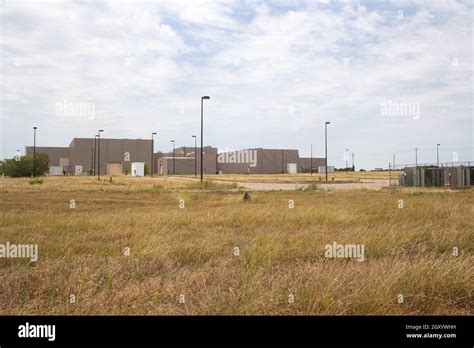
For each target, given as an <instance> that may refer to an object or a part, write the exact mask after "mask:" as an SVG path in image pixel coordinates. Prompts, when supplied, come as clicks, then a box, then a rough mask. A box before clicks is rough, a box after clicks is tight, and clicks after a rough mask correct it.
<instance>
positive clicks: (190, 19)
mask: <svg viewBox="0 0 474 348" xmlns="http://www.w3.org/2000/svg"><path fill="white" fill-rule="evenodd" d="M400 9H402V10H403V18H402V19H400V18H399V16H398V10H400ZM471 10H472V5H470V4H469V3H466V2H464V3H463V2H455V1H444V2H438V1H436V2H424V1H423V2H419V3H416V2H412V1H410V2H407V3H403V2H396V3H393V4H392V5H390V4H385V5H384V4H378V5H377V4H375V5H374V4H364V5H360V4H358V3H356V2H347V3H346V4H343V3H332V2H330V3H327V4H325V3H324V2H318V3H314V2H308V3H307V4H305V3H303V2H295V4H284V3H282V4H275V3H271V2H269V3H265V2H258V3H257V2H253V1H248V2H241V3H237V2H233V1H222V2H216V1H171V2H169V1H166V2H165V1H159V2H145V3H126V2H100V3H97V4H96V3H95V2H94V3H88V2H77V3H76V2H66V3H60V2H54V3H51V4H49V3H48V5H47V6H46V5H45V4H44V3H43V2H39V3H31V2H13V1H5V2H3V6H2V9H1V11H2V12H1V16H2V21H3V23H4V26H3V33H2V36H1V40H2V41H1V44H2V51H3V52H4V53H3V60H2V70H1V75H2V84H3V86H4V87H3V94H2V102H1V106H2V128H3V130H2V148H3V149H2V151H3V152H2V151H0V155H2V156H1V157H6V156H9V155H10V154H11V153H12V151H13V152H14V151H16V149H17V148H18V147H21V146H22V145H23V144H29V143H30V142H31V140H30V136H29V135H28V133H25V127H26V129H29V128H30V126H33V124H35V125H38V126H40V130H41V132H43V133H42V134H43V136H46V135H47V136H48V137H49V139H46V138H44V137H43V138H40V139H41V140H42V141H43V142H44V143H47V144H49V145H67V144H68V143H69V141H70V139H71V138H72V137H74V136H91V135H92V134H93V133H94V132H95V131H96V129H98V128H102V127H104V128H107V134H108V136H110V137H115V136H118V137H134V136H136V137H145V136H148V133H150V129H152V130H158V131H159V140H158V146H161V147H163V149H166V148H167V147H168V146H169V144H168V140H169V139H171V138H175V139H176V140H177V141H178V142H182V143H183V144H184V143H186V142H189V141H190V140H191V138H190V136H191V134H192V133H196V132H197V130H198V126H199V117H198V116H199V97H200V96H201V95H204V94H210V95H211V101H210V102H209V103H207V104H206V121H207V123H206V130H207V132H208V133H207V134H208V135H207V136H206V141H209V142H211V143H213V144H214V145H216V146H218V147H221V148H225V147H226V146H227V147H229V148H239V147H249V146H267V147H281V146H288V147H291V148H301V149H302V150H304V149H306V147H309V146H307V145H308V144H309V143H311V142H312V143H318V142H319V143H321V138H320V135H321V129H322V124H323V122H324V121H325V120H331V121H332V125H331V127H332V128H333V130H332V131H331V132H333V134H338V139H340V141H334V143H332V147H331V148H330V154H331V151H334V153H337V154H339V153H340V152H342V151H343V150H344V149H345V148H346V147H348V146H350V147H351V148H352V150H353V151H355V152H357V151H358V152H364V151H368V150H369V149H371V148H372V147H374V146H377V147H378V148H379V151H386V152H387V153H388V152H390V151H391V150H392V149H397V148H404V147H405V148H406V147H409V148H411V147H414V146H419V147H423V146H425V147H428V146H431V145H432V144H436V143H437V142H439V141H440V140H439V139H440V138H442V139H443V142H445V143H450V144H452V146H451V147H456V146H459V147H461V146H469V145H472V111H473V110H472V107H473V105H472V27H471V23H472V11H471ZM18 62H20V64H17V63H18ZM387 99H391V100H399V101H415V102H419V103H420V104H421V110H422V115H421V119H420V121H419V122H415V121H413V120H409V119H384V118H382V117H380V115H379V114H378V112H379V105H380V103H381V102H382V101H384V100H387ZM62 100H69V101H74V100H75V101H88V102H94V103H96V114H97V117H96V119H95V120H93V122H91V121H90V120H87V119H80V118H74V119H71V120H60V121H58V118H57V117H55V115H54V114H53V113H54V105H55V104H56V103H57V102H60V101H62ZM290 110H291V111H290ZM440 124H442V125H443V130H440ZM188 133H189V134H188ZM19 134H21V136H19ZM315 134H318V136H316V135H315ZM358 134H364V136H363V137H362V136H359V135H358ZM367 134H368V135H367ZM315 137H316V138H315ZM168 138H169V139H168ZM315 148H316V149H318V147H317V146H315ZM319 149H320V150H321V147H319ZM341 149H342V150H341ZM306 152H307V151H306V150H304V152H303V153H304V154H306ZM468 155H469V154H468ZM421 156H422V154H421ZM470 156H471V159H472V152H471V153H470ZM338 157H340V156H338ZM333 158H335V156H333ZM406 160H407V161H408V160H409V158H407V159H406ZM377 161H378V159H370V158H369V159H367V162H366V164H364V163H362V165H367V166H380V165H384V164H385V161H384V162H383V163H378V162H377ZM400 161H403V159H400ZM400 161H399V163H402V162H400ZM334 164H335V165H341V163H337V162H336V163H334Z"/></svg>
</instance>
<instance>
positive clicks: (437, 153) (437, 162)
mask: <svg viewBox="0 0 474 348" xmlns="http://www.w3.org/2000/svg"><path fill="white" fill-rule="evenodd" d="M439 145H440V144H436V164H437V166H438V167H439Z"/></svg>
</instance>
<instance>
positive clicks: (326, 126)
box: [324, 121, 331, 181]
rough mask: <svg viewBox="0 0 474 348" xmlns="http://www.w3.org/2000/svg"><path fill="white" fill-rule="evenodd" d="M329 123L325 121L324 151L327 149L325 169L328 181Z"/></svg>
mask: <svg viewBox="0 0 474 348" xmlns="http://www.w3.org/2000/svg"><path fill="white" fill-rule="evenodd" d="M328 124H331V122H327V121H326V122H325V123H324V151H325V162H326V165H325V171H326V181H328Z"/></svg>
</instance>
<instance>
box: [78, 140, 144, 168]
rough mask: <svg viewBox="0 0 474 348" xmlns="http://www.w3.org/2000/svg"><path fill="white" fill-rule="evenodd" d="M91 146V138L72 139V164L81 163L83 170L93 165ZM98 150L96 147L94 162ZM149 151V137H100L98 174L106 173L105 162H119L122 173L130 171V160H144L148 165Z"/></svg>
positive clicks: (92, 145)
mask: <svg viewBox="0 0 474 348" xmlns="http://www.w3.org/2000/svg"><path fill="white" fill-rule="evenodd" d="M93 148H94V139H93V138H75V139H73V141H72V143H71V151H72V164H73V165H74V166H76V165H82V167H83V172H86V173H87V172H89V171H90V170H91V169H92V167H93V161H92V158H93ZM98 152H99V148H98V147H97V155H96V156H97V158H96V160H95V161H96V163H97V161H98V157H99V156H98ZM151 153H152V150H151V139H100V174H101V175H106V174H107V163H121V165H122V171H123V173H124V174H125V173H130V171H131V163H132V162H145V163H146V164H148V165H149V166H150V163H151ZM96 170H97V173H98V169H96Z"/></svg>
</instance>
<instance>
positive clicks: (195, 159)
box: [193, 135, 197, 177]
mask: <svg viewBox="0 0 474 348" xmlns="http://www.w3.org/2000/svg"><path fill="white" fill-rule="evenodd" d="M193 138H194V177H196V176H197V140H196V136H195V135H193Z"/></svg>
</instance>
